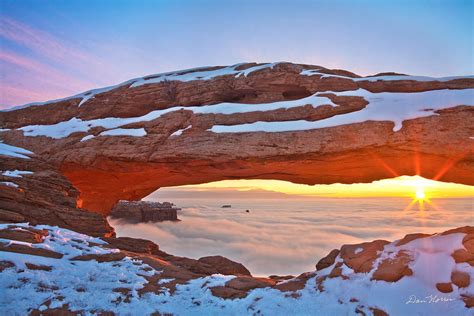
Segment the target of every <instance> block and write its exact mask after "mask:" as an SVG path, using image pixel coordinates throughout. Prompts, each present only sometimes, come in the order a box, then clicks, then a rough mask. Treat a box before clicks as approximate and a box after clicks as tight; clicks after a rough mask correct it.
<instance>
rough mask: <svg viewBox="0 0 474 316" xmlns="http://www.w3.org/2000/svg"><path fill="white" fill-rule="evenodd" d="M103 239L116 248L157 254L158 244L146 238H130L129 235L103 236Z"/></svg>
mask: <svg viewBox="0 0 474 316" xmlns="http://www.w3.org/2000/svg"><path fill="white" fill-rule="evenodd" d="M102 239H103V240H104V241H106V242H107V243H109V246H110V247H111V248H118V249H121V250H127V251H133V252H138V253H147V254H158V253H159V250H160V248H159V246H158V245H157V244H155V243H154V242H152V241H150V240H146V239H139V238H130V237H118V238H111V237H108V238H107V237H104V238H102Z"/></svg>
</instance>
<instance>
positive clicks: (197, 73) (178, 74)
mask: <svg viewBox="0 0 474 316" xmlns="http://www.w3.org/2000/svg"><path fill="white" fill-rule="evenodd" d="M244 64H245V63H243V64H242V63H241V64H235V65H232V66H227V67H221V68H218V69H212V70H208V69H209V67H200V68H193V69H188V70H181V71H175V72H167V73H163V74H158V75H152V76H148V77H144V78H139V79H136V80H135V82H134V83H133V84H132V85H131V86H130V87H131V88H135V87H139V86H142V85H144V84H152V83H160V82H164V81H182V82H187V81H193V80H210V79H213V78H216V77H219V76H226V75H234V76H235V77H240V76H244V77H247V76H248V75H249V74H250V73H252V72H255V71H258V70H262V69H265V68H272V69H273V67H274V66H275V65H276V64H278V63H266V64H262V65H256V66H253V67H250V68H247V69H244V70H237V68H238V67H239V66H242V65H244ZM147 78H148V79H147Z"/></svg>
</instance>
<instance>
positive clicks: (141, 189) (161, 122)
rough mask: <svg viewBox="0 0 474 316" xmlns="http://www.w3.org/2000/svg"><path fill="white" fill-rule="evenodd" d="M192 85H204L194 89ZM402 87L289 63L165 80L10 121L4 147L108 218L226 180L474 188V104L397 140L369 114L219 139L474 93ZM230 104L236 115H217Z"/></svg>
mask: <svg viewBox="0 0 474 316" xmlns="http://www.w3.org/2000/svg"><path fill="white" fill-rule="evenodd" d="M209 73H212V74H214V75H212V76H211V75H209ZM190 75H191V76H194V77H193V79H194V80H184V79H183V78H184V77H183V76H190ZM395 77H397V78H395V79H394V78H390V76H382V77H375V79H374V78H373V77H366V78H361V77H360V76H357V75H355V74H352V73H349V72H345V71H340V70H329V69H325V68H323V67H318V66H307V65H296V64H290V63H280V64H277V65H273V67H271V66H270V65H255V64H243V65H237V66H230V67H214V68H206V69H197V70H190V71H184V72H177V73H172V74H167V75H164V77H163V76H160V75H156V76H150V77H146V78H138V79H133V80H131V81H129V82H126V83H124V84H121V85H118V86H116V87H110V88H105V89H102V90H99V91H92V92H87V93H84V94H81V95H78V96H75V97H71V98H67V99H65V100H60V101H55V102H50V103H47V104H43V105H34V104H33V105H30V106H27V107H25V108H20V109H15V110H12V111H8V112H0V122H1V126H2V128H5V129H6V130H4V131H3V132H2V133H1V137H2V139H4V141H5V142H7V143H9V144H14V145H17V146H21V147H23V148H27V149H29V150H31V151H33V152H34V153H35V155H36V156H35V157H37V158H38V159H41V160H42V161H44V162H46V163H48V164H50V165H51V166H53V167H54V168H56V169H57V170H59V172H60V173H61V174H62V175H63V176H65V177H66V178H67V179H68V180H69V181H70V182H71V183H72V185H73V186H74V187H75V188H76V189H77V190H78V191H79V193H78V197H77V199H76V201H77V206H78V207H80V208H85V209H88V210H92V211H95V212H99V213H101V214H104V215H107V214H108V212H109V210H110V208H111V207H112V206H113V204H115V203H116V201H118V200H119V199H131V200H135V199H141V198H142V197H144V196H146V195H148V194H149V193H151V192H153V191H155V190H156V189H158V188H160V187H166V186H176V185H184V184H197V183H205V182H210V181H217V180H225V179H256V178H258V179H277V180H287V181H291V182H295V183H303V184H317V183H320V184H329V183H336V182H341V183H354V182H371V181H374V180H378V179H384V178H390V177H394V176H398V175H420V176H423V177H425V178H429V179H435V180H440V181H447V182H457V183H463V184H469V185H473V184H474V177H472V175H473V174H474V163H473V162H474V157H473V152H472V148H473V146H472V145H473V139H472V136H473V135H474V133H473V132H474V131H473V128H472V126H474V110H473V107H472V105H474V103H473V102H472V99H471V101H469V100H468V101H463V102H458V103H456V102H455V101H453V102H451V101H452V100H450V99H449V98H448V99H446V102H447V103H446V104H445V105H446V106H442V107H438V108H434V109H429V106H428V108H426V109H420V113H424V112H423V111H425V110H426V111H427V112H429V115H425V114H426V113H425V114H420V115H419V116H415V117H409V118H406V119H405V120H403V126H402V128H401V129H399V130H396V131H394V128H395V129H396V128H397V125H396V124H395V123H394V122H395V121H394V120H395V119H393V120H392V119H391V118H388V119H383V120H380V119H374V118H373V117H370V116H368V117H367V120H364V121H361V122H354V123H351V124H342V125H337V124H336V125H335V126H331V127H323V128H315V129H309V130H298V129H297V128H296V129H295V130H289V131H283V132H261V131H251V132H234V133H218V132H214V131H213V130H212V128H213V126H236V125H237V126H247V125H246V124H254V123H256V122H257V123H258V122H274V123H277V124H280V123H281V124H282V125H283V123H284V122H294V121H296V122H299V121H302V120H303V121H307V122H319V121H322V120H325V119H329V118H331V117H342V116H344V115H349V114H351V113H355V112H359V111H364V110H366V109H367V107H368V105H370V102H368V101H367V100H366V99H365V98H364V97H361V96H360V95H358V92H357V91H361V90H358V89H364V91H372V92H374V93H382V94H380V96H381V98H382V99H383V98H384V97H385V94H383V92H393V93H411V94H413V96H414V98H413V100H414V104H413V106H417V105H419V104H416V100H417V98H416V97H415V96H416V95H417V94H418V95H419V93H425V92H429V91H448V90H447V89H450V90H449V91H462V92H463V93H464V94H465V93H466V91H468V92H471V91H472V90H471V89H472V88H474V79H473V78H471V77H464V78H462V77H459V78H449V79H444V78H443V79H436V78H426V77H410V76H407V77H402V78H399V77H400V76H395ZM163 78H164V79H163ZM186 78H188V77H186ZM162 79H163V80H162ZM471 96H472V94H471ZM308 98H313V99H308ZM316 99H317V102H316V101H315V100H316ZM323 99H324V100H323ZM295 100H296V101H295ZM275 102H280V103H278V106H274V105H275ZM292 102H293V103H292ZM298 102H299V103H298ZM312 102H313V103H312ZM222 104H225V106H226V107H225V109H226V110H225V111H222V108H221V110H216V108H217V107H219V106H222ZM269 104H270V105H269ZM290 105H291V106H290ZM235 108H237V110H236V109H235ZM229 109H231V110H229ZM226 111H227V112H226ZM229 111H230V112H231V113H228V112H229ZM232 111H233V112H232ZM45 113H47V114H48V115H45ZM395 116H396V115H395ZM114 120H115V121H114ZM117 120H119V121H120V120H121V121H120V122H121V123H120V124H118V125H117V123H116V122H117ZM114 122H115V123H114ZM55 133H56V134H55ZM120 133H122V134H123V135H120ZM117 134H118V135H117Z"/></svg>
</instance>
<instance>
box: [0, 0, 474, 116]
mask: <svg viewBox="0 0 474 316" xmlns="http://www.w3.org/2000/svg"><path fill="white" fill-rule="evenodd" d="M0 17H1V22H0V80H1V86H0V107H8V106H11V105H18V104H22V103H27V102H32V101H44V100H48V99H52V98H58V97H63V96H68V95H71V94H75V93H78V92H81V91H83V90H87V89H91V88H96V87H100V86H105V85H111V84H115V83H118V82H121V81H125V80H127V79H130V78H132V77H138V76H143V75H147V74H151V73H157V72H163V71H171V70H177V69H184V68H191V67H197V66H206V65H227V64H234V63H238V62H242V61H257V62H267V61H291V62H296V63H307V64H317V65H322V66H325V67H329V68H343V69H347V70H351V71H354V72H356V73H359V74H361V75H369V74H374V73H377V72H383V71H396V72H402V73H409V74H418V75H430V76H447V75H465V74H473V73H474V63H473V46H474V40H473V1H455V0H452V1H416V0H412V1H342V0H340V1H337V0H336V1H303V0H293V1H144V0H138V1H131V0H129V1H124V0H95V1H92V0H83V1H73V0H69V1H66V0H57V1H49V0H43V1H40V0H34V1H32V0H22V1H10V0H0Z"/></svg>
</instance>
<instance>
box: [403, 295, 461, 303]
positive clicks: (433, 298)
mask: <svg viewBox="0 0 474 316" xmlns="http://www.w3.org/2000/svg"><path fill="white" fill-rule="evenodd" d="M451 301H454V298H451V297H446V296H438V295H433V294H430V295H428V296H425V297H418V296H416V295H410V296H409V297H408V300H407V301H406V303H405V304H435V303H446V302H451Z"/></svg>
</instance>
